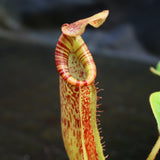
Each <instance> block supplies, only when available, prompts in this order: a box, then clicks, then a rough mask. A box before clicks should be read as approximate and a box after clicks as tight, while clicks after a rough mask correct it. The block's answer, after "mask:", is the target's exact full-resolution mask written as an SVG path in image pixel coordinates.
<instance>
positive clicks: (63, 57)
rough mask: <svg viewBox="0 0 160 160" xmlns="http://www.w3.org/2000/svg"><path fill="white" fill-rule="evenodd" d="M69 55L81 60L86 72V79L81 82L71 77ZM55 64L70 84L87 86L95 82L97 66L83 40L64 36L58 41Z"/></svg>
mask: <svg viewBox="0 0 160 160" xmlns="http://www.w3.org/2000/svg"><path fill="white" fill-rule="evenodd" d="M69 54H75V55H76V56H77V57H78V59H79V60H80V62H81V64H82V65H83V67H84V69H85V71H86V79H85V80H83V81H81V80H79V79H76V78H75V77H73V76H71V74H70V73H69V68H68V56H69ZM55 62H56V67H57V70H58V72H59V74H60V75H61V76H62V77H63V78H64V79H65V80H66V81H67V82H68V83H70V84H72V85H77V86H84V85H85V86H86V85H89V84H91V83H93V82H94V80H95V77H96V73H97V72H96V65H95V63H94V60H93V58H92V55H91V53H90V51H89V49H88V47H87V45H86V44H85V42H84V41H83V39H82V38H81V36H77V37H69V36H67V35H65V34H62V35H61V36H60V38H59V40H58V43H57V47H56V50H55Z"/></svg>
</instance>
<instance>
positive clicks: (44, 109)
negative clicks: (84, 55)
mask: <svg viewBox="0 0 160 160" xmlns="http://www.w3.org/2000/svg"><path fill="white" fill-rule="evenodd" d="M106 9H108V10H110V15H109V17H108V19H107V20H106V22H105V23H104V24H103V26H101V27H100V28H98V29H94V28H91V27H89V26H88V27H87V29H86V32H85V33H84V35H83V38H84V40H85V41H86V43H87V45H88V47H89V49H90V50H91V52H92V53H93V56H94V59H95V62H96V65H97V70H98V75H97V79H96V82H97V81H98V82H100V83H99V87H100V88H103V89H104V91H102V92H100V93H99V96H102V97H103V99H102V100H101V101H100V102H99V103H102V106H101V108H102V110H103V111H104V112H103V113H102V114H101V117H100V120H101V126H102V131H103V133H102V136H103V137H104V141H105V142H106V147H105V149H106V151H105V155H107V154H109V158H108V159H109V160H118V159H120V160H135V159H136V160H142V159H146V157H147V156H148V154H149V152H150V151H151V148H152V146H153V145H154V143H155V141H156V139H157V137H158V131H157V126H156V121H155V119H154V117H153V114H152V111H151V109H150V105H149V102H148V98H149V95H150V93H152V92H154V91H158V90H160V79H159V77H156V76H154V75H153V74H152V73H150V71H149V67H150V66H154V65H155V64H156V63H157V62H158V60H159V59H160V29H159V28H160V1H159V0H67V1H65V0H0V75H1V78H0V89H1V92H0V159H1V160H37V159H39V160H67V159H68V158H67V155H66V152H65V149H64V145H63V141H62V137H61V128H60V102H59V82H58V77H59V75H58V73H57V71H56V68H55V63H54V50H55V46H56V43H57V41H58V37H59V36H60V34H61V30H60V27H61V25H62V24H63V23H71V22H74V21H76V20H79V19H82V18H86V17H88V16H91V15H93V14H95V13H98V12H100V11H102V10H106ZM158 159H160V155H158V156H157V160H158Z"/></svg>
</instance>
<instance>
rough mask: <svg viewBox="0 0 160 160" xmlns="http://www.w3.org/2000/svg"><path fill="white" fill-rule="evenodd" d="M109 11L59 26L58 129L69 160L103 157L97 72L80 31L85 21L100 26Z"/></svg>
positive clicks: (56, 60) (98, 159)
mask: <svg viewBox="0 0 160 160" xmlns="http://www.w3.org/2000/svg"><path fill="white" fill-rule="evenodd" d="M107 16H108V11H103V12H100V13H98V14H96V15H93V16H92V17H89V18H86V19H82V20H79V21H77V22H74V23H72V24H70V25H69V24H65V25H63V26H62V34H61V36H60V38H59V40H58V43H57V45H56V49H55V63H56V67H57V70H58V72H59V75H60V78H59V81H60V102H61V130H62V137H63V141H64V146H65V149H66V152H67V154H68V157H69V159H70V160H105V156H104V154H103V147H102V145H101V137H100V133H99V129H98V127H97V118H96V112H97V99H98V98H97V90H96V87H95V84H94V81H95V78H96V75H97V71H96V65H95V63H94V60H93V58H92V55H91V53H90V51H89V49H88V47H87V45H86V44H85V42H84V41H83V39H82V37H81V34H82V33H83V32H84V30H85V27H86V25H87V24H90V25H92V26H94V27H96V28H97V27H99V26H100V25H101V24H102V23H103V22H104V21H105V19H106V17H107Z"/></svg>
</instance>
